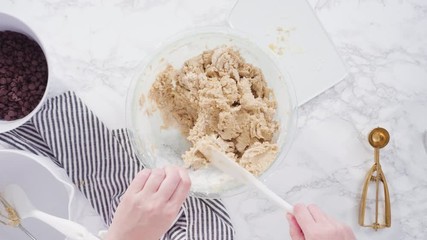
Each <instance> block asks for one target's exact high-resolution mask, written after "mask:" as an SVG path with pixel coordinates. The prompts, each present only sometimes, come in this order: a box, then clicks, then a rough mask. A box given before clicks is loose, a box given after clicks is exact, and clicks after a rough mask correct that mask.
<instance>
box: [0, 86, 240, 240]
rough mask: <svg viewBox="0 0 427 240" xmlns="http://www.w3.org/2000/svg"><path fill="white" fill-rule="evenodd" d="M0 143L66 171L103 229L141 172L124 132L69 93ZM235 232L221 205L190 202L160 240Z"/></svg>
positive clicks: (230, 236)
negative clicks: (95, 214)
mask: <svg viewBox="0 0 427 240" xmlns="http://www.w3.org/2000/svg"><path fill="white" fill-rule="evenodd" d="M0 141H3V142H6V143H7V144H9V145H11V146H13V147H15V148H17V149H21V150H25V151H29V152H32V153H35V154H38V155H43V156H46V157H49V158H50V159H52V161H53V162H54V163H56V164H57V165H58V166H60V167H62V168H64V169H65V171H66V172H67V174H68V176H69V177H70V178H71V180H72V181H73V182H74V184H75V185H76V186H77V187H78V189H80V191H82V192H83V194H84V195H85V196H86V197H87V198H88V199H89V201H90V203H91V204H92V206H93V207H94V208H95V210H96V211H97V212H98V213H99V214H100V215H101V216H102V217H103V219H104V220H105V222H106V224H107V225H109V224H110V223H111V221H112V218H113V215H114V211H115V209H116V208H117V205H118V204H119V201H120V197H121V196H122V195H123V194H124V192H125V191H126V189H127V187H128V186H129V184H130V182H131V180H132V179H133V178H134V177H135V175H136V174H137V173H138V172H139V171H140V170H141V169H142V168H143V166H142V165H141V163H140V161H139V160H138V158H137V156H136V155H135V152H134V150H133V149H132V146H131V144H130V141H129V139H128V134H127V131H126V130H124V129H119V130H113V131H110V130H109V129H108V128H106V127H105V125H104V124H103V123H102V122H101V121H100V120H99V119H97V117H96V116H94V114H92V113H91V111H90V110H89V109H88V108H87V107H86V106H85V105H84V104H83V103H82V101H81V100H80V99H79V98H78V97H77V96H76V95H75V94H74V93H73V92H67V93H64V94H62V95H60V96H57V97H54V98H52V99H49V100H48V101H47V102H46V104H45V105H44V106H43V107H42V108H41V110H40V111H39V112H38V113H37V114H36V115H35V116H34V117H33V118H32V119H31V120H30V121H28V122H27V123H26V124H24V125H23V126H21V127H20V128H18V129H16V130H13V131H10V132H7V133H3V134H0ZM233 238H234V230H233V226H232V224H231V221H230V218H229V215H228V214H227V210H226V209H225V207H224V205H223V204H222V202H221V201H220V200H217V199H214V200H210V199H209V200H208V199H198V198H193V197H189V198H188V199H187V200H186V201H185V203H184V205H183V207H182V209H181V211H180V216H179V219H178V221H177V222H176V223H175V225H174V226H172V228H171V229H170V230H169V231H168V232H167V234H165V236H164V237H163V239H168V240H169V239H171V240H175V239H176V240H178V239H179V240H184V239H204V240H205V239H206V240H210V239H212V240H217V239H218V240H226V239H227V240H228V239H233Z"/></svg>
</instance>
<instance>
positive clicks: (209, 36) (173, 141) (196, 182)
mask: <svg viewBox="0 0 427 240" xmlns="http://www.w3.org/2000/svg"><path fill="white" fill-rule="evenodd" d="M222 45H231V46H234V47H235V48H237V49H238V50H239V51H240V54H241V55H242V57H243V58H244V59H245V60H246V61H247V62H249V63H252V64H253V65H255V66H257V67H259V68H261V70H262V71H263V74H264V76H265V79H266V81H267V84H268V86H269V87H270V88H272V89H273V92H274V94H275V97H276V100H277V103H278V109H277V114H276V119H277V120H278V121H279V124H280V130H279V132H278V134H277V136H275V140H276V142H277V144H278V146H279V148H280V149H279V154H278V156H277V158H276V160H275V161H274V163H273V164H272V165H271V166H270V167H269V169H268V170H267V171H265V172H264V173H263V174H262V175H261V176H260V179H261V180H263V179H264V178H265V177H266V176H267V175H268V173H269V172H271V170H272V169H274V168H275V167H277V165H278V164H280V162H281V161H282V160H283V159H284V157H285V155H286V153H287V151H288V149H289V147H290V143H291V141H292V138H293V137H292V136H293V132H294V131H295V129H296V115H297V111H296V109H297V104H296V97H295V93H294V90H293V87H292V83H291V80H290V77H289V75H287V74H286V71H284V70H283V69H282V68H280V67H279V66H278V64H277V63H276V61H275V59H274V57H273V56H272V55H271V54H269V53H268V52H267V51H266V50H265V49H262V48H261V47H260V46H258V45H256V44H254V43H252V42H251V41H250V40H249V39H247V38H246V37H245V36H242V34H240V33H236V32H235V31H233V30H231V29H228V28H221V29H217V28H210V29H202V30H199V31H192V32H190V33H186V34H183V35H180V36H178V37H176V38H175V39H173V40H172V41H170V42H169V43H166V44H163V46H162V47H160V49H159V50H158V51H157V52H156V53H154V54H153V55H152V56H151V57H149V58H148V60H147V61H146V62H145V63H144V64H143V65H142V66H141V68H140V69H139V70H140V72H139V73H138V74H137V76H136V77H135V78H134V80H133V83H132V85H131V87H130V89H129V92H128V99H127V101H128V103H127V111H126V117H127V124H128V128H129V129H130V130H131V133H132V139H133V144H134V146H135V148H136V149H137V152H138V154H139V157H140V159H141V161H142V163H143V164H144V165H145V166H146V167H149V168H155V167H163V166H165V165H171V164H172V165H178V166H182V165H183V161H182V159H181V155H182V154H183V153H184V152H185V151H186V150H188V149H189V148H190V146H191V145H190V143H189V142H188V141H187V140H186V139H185V137H184V136H183V135H182V134H181V132H180V131H179V130H178V129H174V128H168V129H164V128H163V127H162V125H163V120H162V117H161V114H160V112H159V111H154V112H153V110H152V109H155V103H153V102H151V101H150V100H149V99H148V95H149V94H148V93H149V91H150V88H151V85H152V84H153V82H154V81H155V79H156V76H157V75H158V73H159V72H161V71H163V70H164V69H165V68H166V66H167V65H168V64H172V65H173V66H174V67H175V68H181V67H182V65H183V63H184V62H185V61H186V60H188V59H190V58H192V57H194V56H197V55H199V54H201V53H202V52H203V51H205V50H208V49H213V48H215V47H219V46H222ZM141 95H144V96H145V102H144V104H143V106H140V97H141ZM190 177H191V180H192V189H191V194H192V195H194V196H197V197H206V198H215V197H219V196H224V195H229V194H230V193H232V194H233V193H237V192H241V191H243V189H242V186H241V185H240V184H239V183H237V182H236V181H234V180H233V179H231V178H230V177H228V176H226V175H225V174H223V173H222V172H220V171H218V170H216V169H214V168H213V167H207V168H203V169H199V170H196V171H190Z"/></svg>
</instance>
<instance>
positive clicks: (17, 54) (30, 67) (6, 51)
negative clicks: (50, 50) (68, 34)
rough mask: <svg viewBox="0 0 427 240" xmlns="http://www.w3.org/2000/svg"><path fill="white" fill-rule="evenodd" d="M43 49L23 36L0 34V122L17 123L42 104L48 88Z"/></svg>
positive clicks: (11, 33) (0, 32)
mask: <svg viewBox="0 0 427 240" xmlns="http://www.w3.org/2000/svg"><path fill="white" fill-rule="evenodd" d="M47 77H48V71H47V62H46V58H45V55H44V53H43V51H42V49H41V48H40V46H39V45H38V44H37V43H36V42H35V41H34V40H32V39H30V38H28V37H27V36H25V35H24V34H21V33H17V32H12V31H0V120H6V121H11V120H16V119H20V118H23V117H25V116H26V115H27V114H29V113H30V112H31V111H32V110H33V109H34V108H35V107H36V106H37V104H38V103H39V102H40V100H41V99H42V97H43V94H44V92H45V90H46V85H47Z"/></svg>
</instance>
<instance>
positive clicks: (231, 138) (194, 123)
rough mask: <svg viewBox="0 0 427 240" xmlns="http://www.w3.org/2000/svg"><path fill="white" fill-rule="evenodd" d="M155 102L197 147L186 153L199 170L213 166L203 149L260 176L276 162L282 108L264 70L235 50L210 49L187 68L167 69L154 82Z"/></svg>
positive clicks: (184, 156)
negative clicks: (276, 135)
mask: <svg viewBox="0 0 427 240" xmlns="http://www.w3.org/2000/svg"><path fill="white" fill-rule="evenodd" d="M149 98H150V99H151V100H152V101H154V102H155V103H156V104H157V106H158V108H159V109H160V110H161V112H162V115H163V119H164V122H165V123H166V124H167V125H169V124H170V123H172V122H176V123H177V124H178V126H179V127H180V128H181V130H182V133H183V134H184V135H185V136H186V137H187V139H188V140H189V141H190V142H191V143H192V144H193V146H192V147H191V148H190V149H189V150H188V151H187V152H185V153H184V154H183V156H182V158H183V160H184V162H185V164H186V165H187V166H189V167H192V168H194V169H198V168H201V167H203V166H206V165H207V164H208V160H207V159H206V158H205V157H204V156H203V154H202V153H201V152H200V151H199V150H198V149H200V146H203V144H214V145H215V146H217V147H218V148H219V149H221V150H222V151H223V152H225V153H226V154H227V155H228V156H229V157H231V158H232V159H234V160H235V161H236V162H237V163H239V164H240V165H241V166H242V167H244V168H246V169H247V170H248V171H250V172H251V173H253V174H255V175H259V174H260V173H262V172H264V171H265V170H266V169H267V168H268V167H269V166H270V164H271V163H272V162H273V161H274V159H275V158H276V155H277V152H278V147H277V144H275V143H273V142H272V140H273V135H274V133H275V132H277V130H278V128H279V125H278V122H277V121H276V120H275V119H274V115H275V112H276V108H277V104H276V100H275V98H274V95H273V92H272V90H271V89H270V88H268V87H267V83H266V81H265V79H264V76H263V74H262V72H261V70H260V69H259V68H257V67H255V66H253V65H251V64H249V63H246V62H245V60H244V59H243V58H242V57H241V56H240V54H239V52H238V51H236V50H234V49H233V48H232V47H227V46H223V47H219V48H215V49H213V50H208V51H205V52H203V53H202V54H200V55H198V56H196V57H194V58H191V59H189V60H187V61H186V62H185V63H184V66H183V67H182V68H181V69H175V68H173V67H172V66H170V65H169V66H168V67H166V69H165V70H164V71H162V72H161V73H160V74H159V75H158V76H157V79H156V81H155V82H154V83H153V85H152V87H151V89H150V94H149Z"/></svg>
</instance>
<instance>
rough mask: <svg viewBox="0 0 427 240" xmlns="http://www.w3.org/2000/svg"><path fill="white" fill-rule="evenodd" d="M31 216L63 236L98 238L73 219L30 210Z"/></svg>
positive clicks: (75, 238) (80, 239)
mask: <svg viewBox="0 0 427 240" xmlns="http://www.w3.org/2000/svg"><path fill="white" fill-rule="evenodd" d="M32 214H33V217H35V218H38V219H39V220H41V221H43V222H45V223H47V224H48V225H50V226H52V227H53V228H55V229H56V230H58V231H59V232H61V233H62V234H64V235H65V236H67V237H69V238H71V239H74V240H99V238H97V237H95V236H94V235H92V234H91V233H90V232H89V231H88V230H87V229H86V228H85V227H83V226H82V225H80V224H78V223H75V222H73V221H70V220H67V219H63V218H59V217H56V216H52V215H50V214H47V213H45V212H42V211H38V210H35V211H32Z"/></svg>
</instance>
